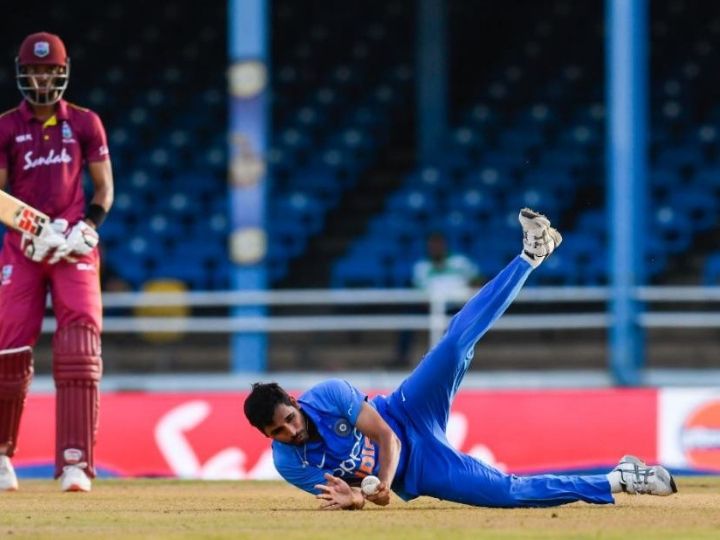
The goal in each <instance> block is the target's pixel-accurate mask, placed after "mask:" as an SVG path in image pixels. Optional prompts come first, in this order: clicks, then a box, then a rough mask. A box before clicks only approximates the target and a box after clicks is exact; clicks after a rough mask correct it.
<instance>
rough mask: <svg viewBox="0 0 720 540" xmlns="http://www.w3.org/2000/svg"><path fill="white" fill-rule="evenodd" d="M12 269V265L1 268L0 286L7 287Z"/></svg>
mask: <svg viewBox="0 0 720 540" xmlns="http://www.w3.org/2000/svg"><path fill="white" fill-rule="evenodd" d="M12 271H13V267H12V264H6V265H5V266H3V267H2V273H0V286H2V285H7V284H9V283H10V277H11V276H12Z"/></svg>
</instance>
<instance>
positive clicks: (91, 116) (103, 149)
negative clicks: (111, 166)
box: [82, 111, 110, 162]
mask: <svg viewBox="0 0 720 540" xmlns="http://www.w3.org/2000/svg"><path fill="white" fill-rule="evenodd" d="M82 149H83V155H84V156H85V159H86V160H87V161H88V162H94V161H105V160H107V159H110V151H109V150H108V144H107V135H106V134H105V128H104V127H103V124H102V121H101V120H100V117H99V116H98V115H97V114H95V113H94V112H92V111H88V127H87V133H86V135H85V137H84V140H83V141H82Z"/></svg>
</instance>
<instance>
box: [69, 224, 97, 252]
mask: <svg viewBox="0 0 720 540" xmlns="http://www.w3.org/2000/svg"><path fill="white" fill-rule="evenodd" d="M99 241H100V237H99V236H98V233H97V231H96V230H95V229H93V228H92V227H91V226H90V225H88V224H87V223H86V222H84V221H78V222H77V223H76V224H75V225H74V226H73V227H72V228H71V229H70V232H69V233H68V235H67V243H68V247H69V248H70V252H71V253H74V254H77V255H87V254H88V253H90V252H91V251H92V250H93V249H95V246H97V245H98V242H99Z"/></svg>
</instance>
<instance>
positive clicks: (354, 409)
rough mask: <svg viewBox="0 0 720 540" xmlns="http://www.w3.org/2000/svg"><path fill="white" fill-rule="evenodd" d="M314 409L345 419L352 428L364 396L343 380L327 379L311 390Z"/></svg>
mask: <svg viewBox="0 0 720 540" xmlns="http://www.w3.org/2000/svg"><path fill="white" fill-rule="evenodd" d="M311 392H312V394H313V396H312V398H313V403H311V404H312V405H313V406H314V407H316V408H319V409H321V410H323V411H324V412H326V413H329V414H334V415H336V416H341V417H344V418H347V419H348V420H349V421H350V423H351V424H352V425H353V426H354V425H355V424H356V423H357V417H358V415H359V414H360V409H361V408H362V403H363V401H365V397H366V396H365V394H363V393H362V392H360V390H358V389H357V388H355V387H354V386H352V385H351V384H350V383H349V382H347V381H345V380H343V379H329V380H327V381H325V382H322V383H320V384H318V385H317V386H315V387H313V389H312V390H311ZM301 401H302V398H301Z"/></svg>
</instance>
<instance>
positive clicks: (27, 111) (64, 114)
mask: <svg viewBox="0 0 720 540" xmlns="http://www.w3.org/2000/svg"><path fill="white" fill-rule="evenodd" d="M19 109H20V114H21V115H22V118H23V120H25V121H26V122H30V121H31V120H33V119H34V118H35V113H34V112H33V110H32V107H31V106H30V104H29V103H28V102H27V100H26V99H23V100H22V103H20V107H19ZM55 118H57V119H58V120H67V119H68V106H67V101H65V100H64V99H61V100H60V101H58V102H57V107H55Z"/></svg>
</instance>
